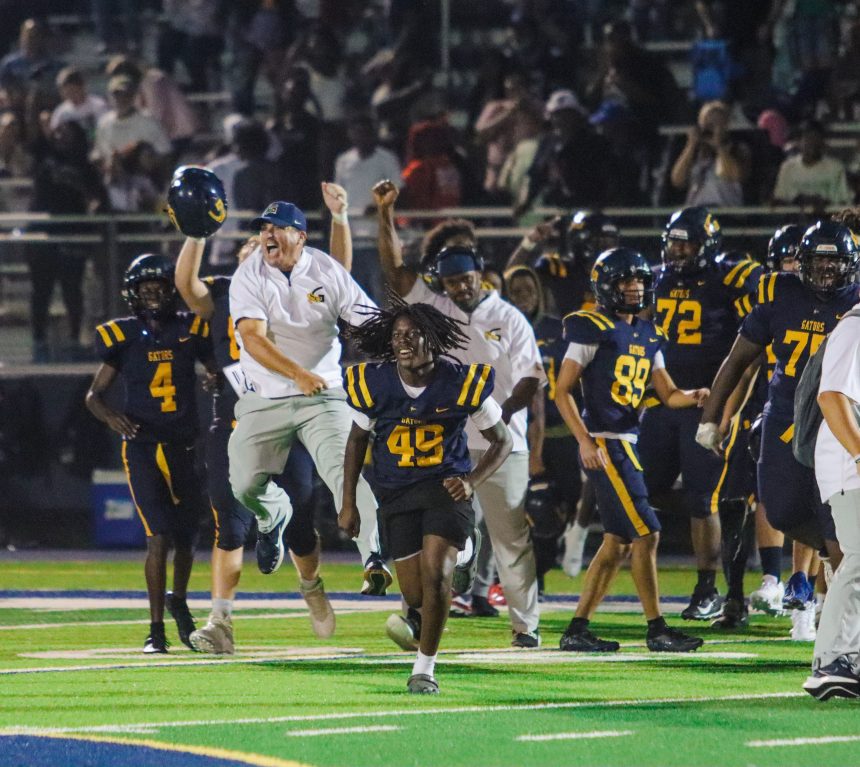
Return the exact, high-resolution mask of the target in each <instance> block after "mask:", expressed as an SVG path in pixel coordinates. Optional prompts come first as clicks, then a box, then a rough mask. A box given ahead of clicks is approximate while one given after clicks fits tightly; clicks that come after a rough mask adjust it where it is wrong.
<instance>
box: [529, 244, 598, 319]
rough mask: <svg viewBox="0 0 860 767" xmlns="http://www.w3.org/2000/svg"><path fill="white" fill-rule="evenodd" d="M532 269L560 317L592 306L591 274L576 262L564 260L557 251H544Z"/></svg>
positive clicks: (593, 303)
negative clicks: (547, 291) (550, 296)
mask: <svg viewBox="0 0 860 767" xmlns="http://www.w3.org/2000/svg"><path fill="white" fill-rule="evenodd" d="M534 270H535V271H536V272H537V273H538V275H539V276H540V279H541V283H542V284H543V285H544V286H545V287H546V288H547V289H548V290H549V292H550V294H551V295H552V298H553V301H554V302H555V310H556V311H557V312H558V313H559V314H560V315H561V316H562V317H563V316H565V315H567V314H570V312H575V311H577V310H579V309H592V308H594V306H595V302H594V293H592V292H591V276H590V275H589V273H588V272H586V271H584V270H583V269H581V268H580V267H579V266H578V265H577V264H574V263H571V262H570V261H566V260H564V259H563V258H561V256H559V254H558V253H544V254H543V255H541V256H540V257H539V258H538V259H537V261H535V265H534Z"/></svg>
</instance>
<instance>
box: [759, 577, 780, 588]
mask: <svg viewBox="0 0 860 767" xmlns="http://www.w3.org/2000/svg"><path fill="white" fill-rule="evenodd" d="M772 583H779V580H777V577H776V576H775V575H763V576H762V579H761V585H762V586H769V585H770V584H772Z"/></svg>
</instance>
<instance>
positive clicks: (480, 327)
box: [406, 277, 546, 452]
mask: <svg viewBox="0 0 860 767" xmlns="http://www.w3.org/2000/svg"><path fill="white" fill-rule="evenodd" d="M406 301H408V302H409V303H410V304H417V303H424V304H430V305H431V306H434V307H436V308H437V309H438V310H439V311H440V312H442V313H443V314H447V315H448V316H449V317H453V318H454V319H456V320H459V321H460V322H462V323H464V328H463V332H464V333H465V334H466V335H467V336H468V337H469V345H468V348H467V349H462V350H461V349H455V350H454V351H453V352H452V356H453V357H455V358H456V359H458V360H459V361H460V362H462V363H466V364H471V363H473V362H480V363H484V364H489V365H492V366H493V367H494V368H495V370H496V385H495V388H494V389H493V399H495V400H496V402H498V403H499V404H500V405H501V404H502V403H504V401H505V400H506V399H507V398H508V397H510V396H511V393H512V392H513V390H514V386H515V385H516V384H517V383H518V382H519V381H520V379H521V378H537V379H538V380H539V381H540V382H541V385H545V384H546V375H545V373H544V370H543V363H542V362H541V356H540V352H539V351H538V345H537V341H535V334H534V330H532V326H531V325H530V324H529V321H528V320H527V319H526V318H525V316H524V315H523V314H522V313H521V312H520V311H519V309H517V308H516V307H514V306H512V305H511V304H509V303H508V302H507V301H503V300H502V299H501V298H500V297H499V294H498V293H496V292H495V291H493V292H491V293H490V294H489V295H488V296H487V297H486V298H485V299H484V300H483V301H481V303H480V304H478V306H477V308H476V309H475V311H473V312H472V313H471V314H466V313H465V312H464V311H462V310H461V309H459V308H458V307H457V305H456V304H455V303H454V302H453V301H452V300H451V299H450V298H448V297H447V296H440V295H438V294H437V293H434V292H433V291H432V290H430V288H428V287H427V285H426V284H425V283H424V281H423V280H422V279H421V278H420V277H419V278H418V279H417V280H415V285H414V286H413V288H412V290H410V291H409V294H408V295H407V296H406ZM508 428H509V429H510V430H511V436H512V437H513V441H514V447H513V449H514V452H516V451H524V450H528V443H527V442H526V409H525V408H523V409H522V410H518V411H517V412H516V413H514V414H513V416H511V422H510V423H509V424H508ZM466 435H467V436H468V438H469V449H470V450H486V449H487V448H488V447H489V445H490V443H489V442H487V440H485V439H484V438H483V437H482V436H481V432H480V431H479V430H478V428H477V427H476V426H475V425H474V424H473V423H472V422H471V421H467V422H466Z"/></svg>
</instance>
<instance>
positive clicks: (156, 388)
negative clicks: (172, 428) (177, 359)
mask: <svg viewBox="0 0 860 767" xmlns="http://www.w3.org/2000/svg"><path fill="white" fill-rule="evenodd" d="M149 393H150V394H151V395H152V396H153V397H154V398H155V399H160V400H161V412H162V413H175V412H176V399H175V397H176V387H175V386H174V385H173V364H172V363H170V362H159V363H158V367H157V368H156V369H155V375H154V376H153V377H152V380H151V381H150V382H149Z"/></svg>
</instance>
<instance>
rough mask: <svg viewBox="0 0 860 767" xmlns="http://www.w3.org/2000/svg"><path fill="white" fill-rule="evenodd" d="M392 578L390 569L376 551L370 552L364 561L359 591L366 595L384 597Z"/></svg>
mask: <svg viewBox="0 0 860 767" xmlns="http://www.w3.org/2000/svg"><path fill="white" fill-rule="evenodd" d="M392 580H393V578H392V577H391V570H389V569H388V566H387V565H386V564H385V562H384V561H383V559H382V557H380V556H379V554H377V553H376V552H371V554H370V556H369V557H368V558H367V562H365V563H364V583H363V584H362V586H361V593H362V594H363V595H364V596H366V597H384V596H385V592H386V590H387V589H388V587H389V586H390V585H391V582H392Z"/></svg>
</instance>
